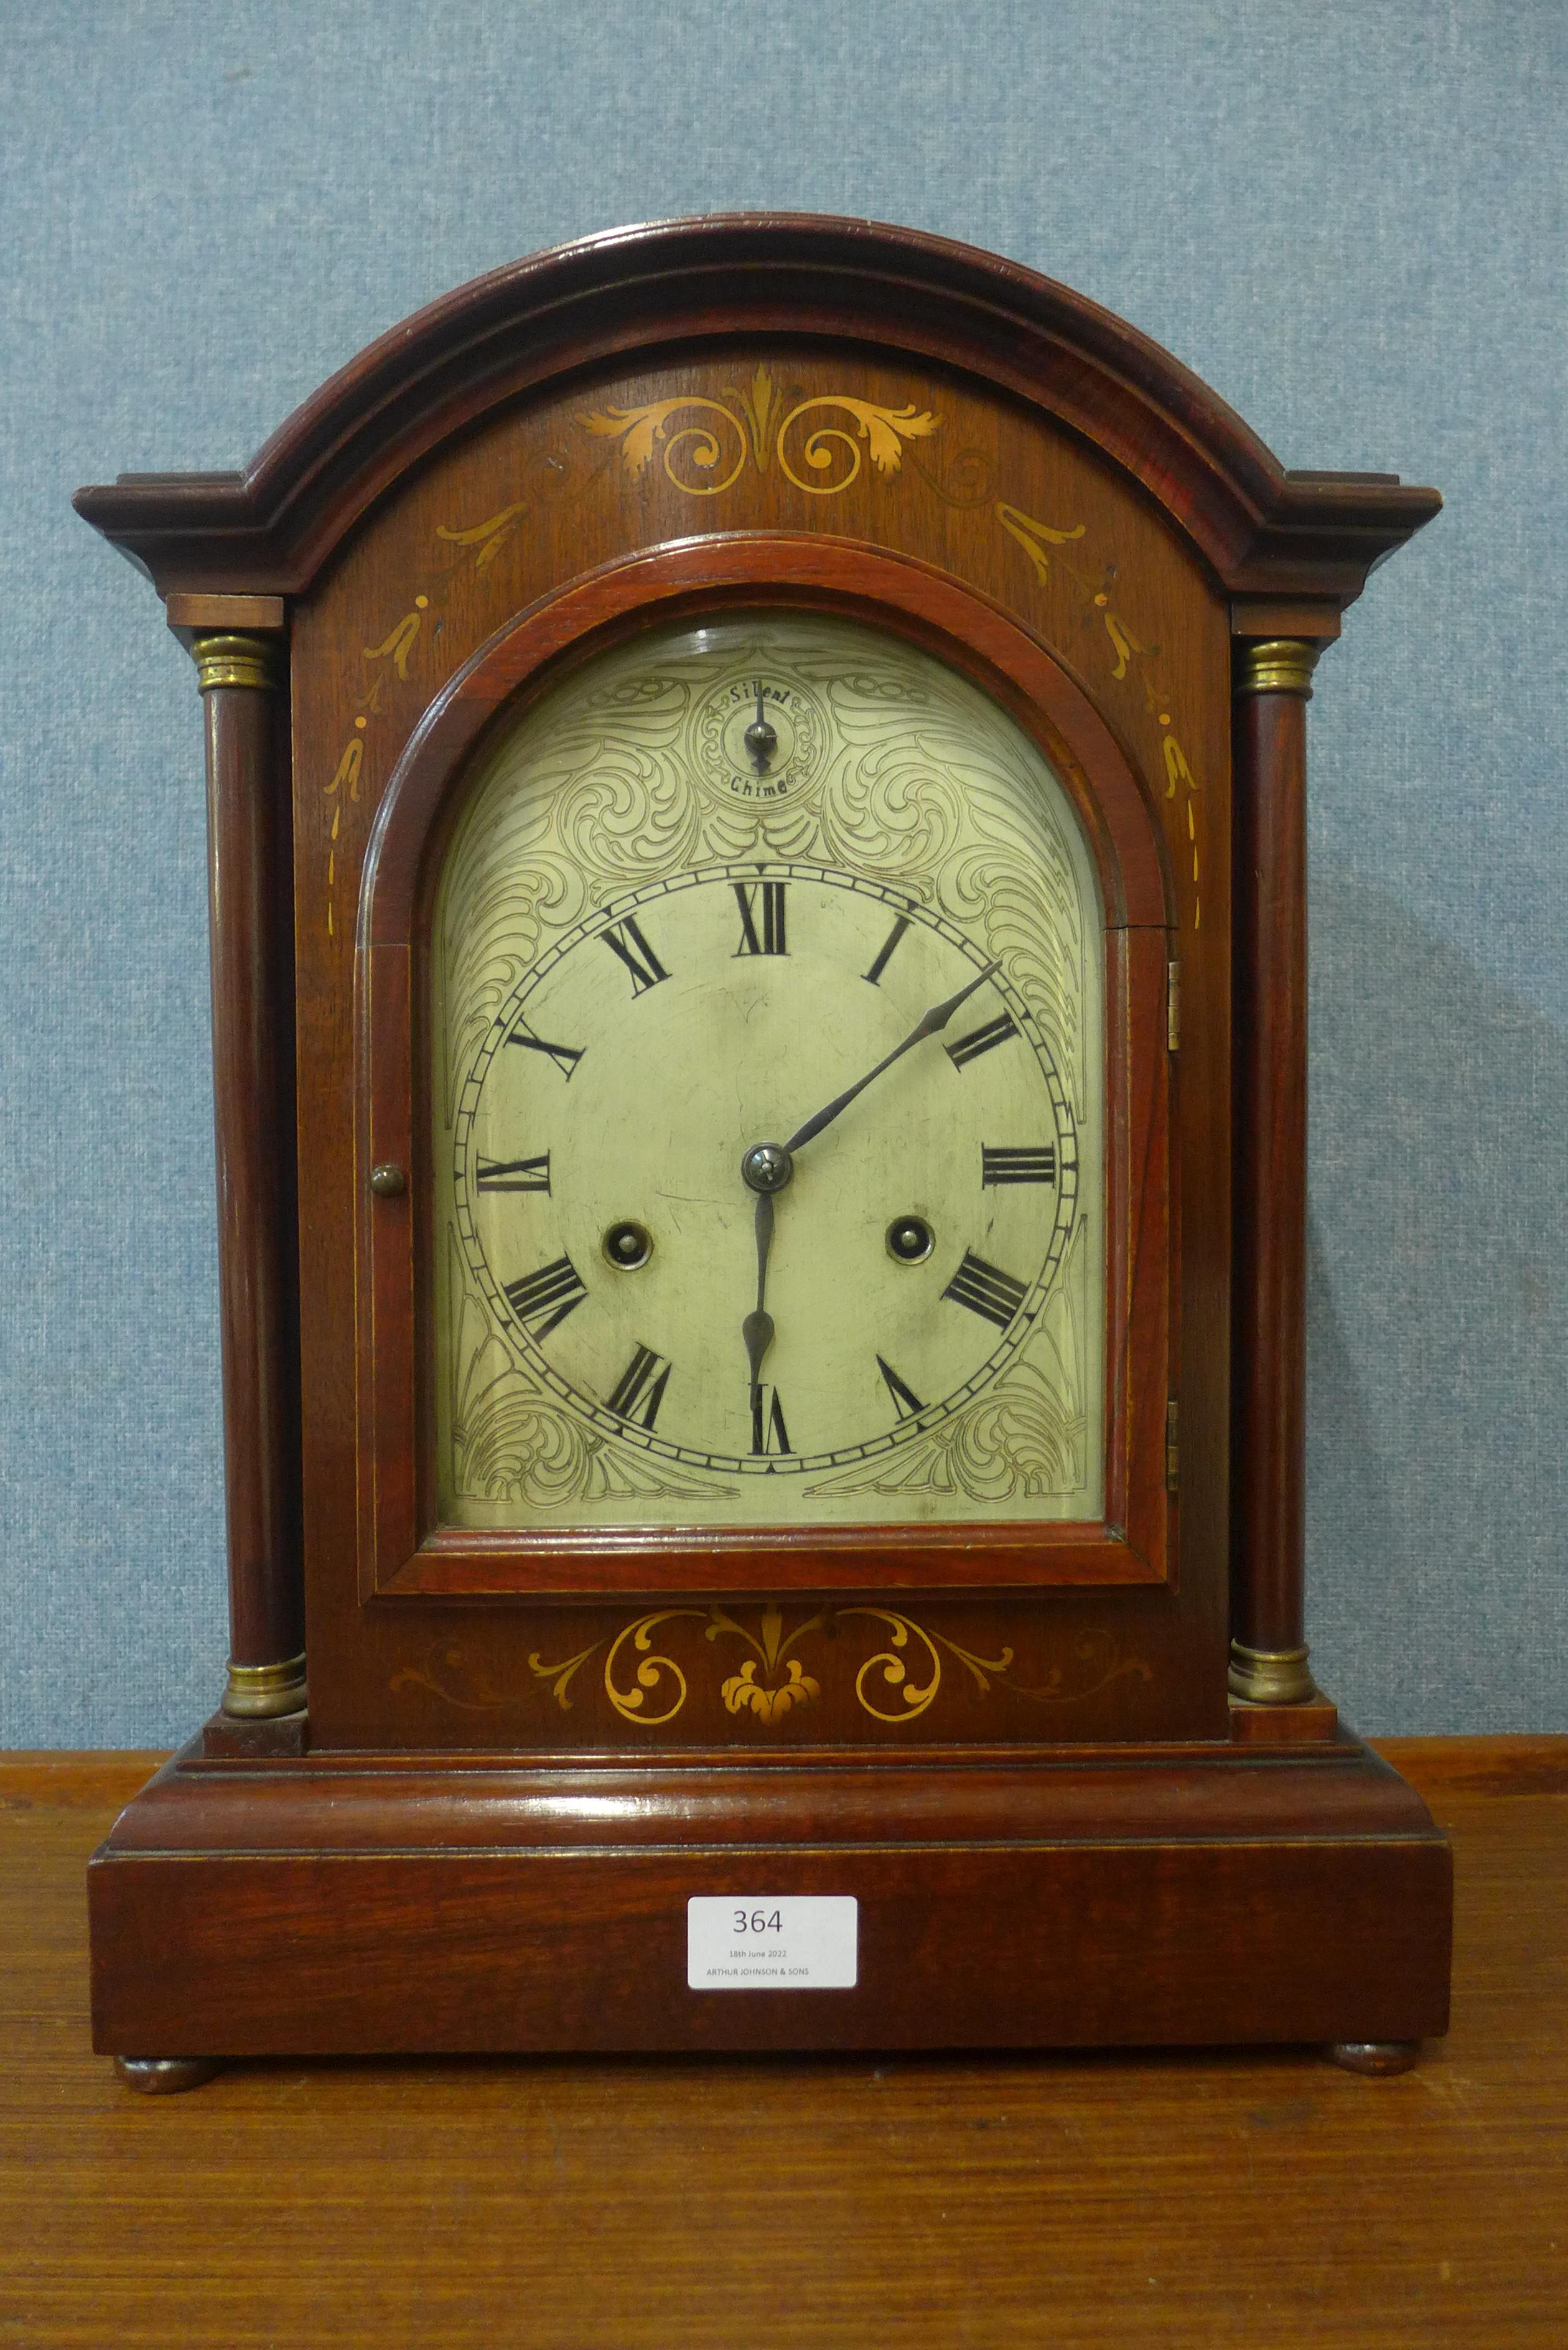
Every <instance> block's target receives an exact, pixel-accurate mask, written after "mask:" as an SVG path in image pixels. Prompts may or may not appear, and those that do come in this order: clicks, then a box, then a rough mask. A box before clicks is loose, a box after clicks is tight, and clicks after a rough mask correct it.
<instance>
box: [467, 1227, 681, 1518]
mask: <svg viewBox="0 0 1568 2350" xmlns="http://www.w3.org/2000/svg"><path fill="white" fill-rule="evenodd" d="M447 1254H448V1264H449V1267H450V1271H449V1275H448V1280H449V1285H450V1287H451V1290H452V1294H453V1295H457V1296H459V1297H460V1298H461V1304H460V1305H458V1307H457V1311H456V1332H455V1343H454V1345H453V1347H452V1409H451V1431H452V1433H451V1444H452V1484H453V1491H454V1493H455V1494H456V1495H458V1496H460V1497H472V1498H473V1499H475V1500H481V1501H485V1502H525V1503H529V1504H530V1505H531V1506H532V1507H533V1508H535V1509H540V1510H558V1509H562V1508H564V1507H566V1506H567V1505H568V1504H570V1503H574V1502H584V1501H603V1500H613V1499H615V1498H617V1497H618V1496H620V1497H625V1498H627V1499H630V1498H632V1497H634V1496H637V1495H648V1494H654V1493H662V1494H677V1495H679V1494H690V1495H693V1496H695V1495H697V1494H699V1493H707V1492H711V1482H709V1481H703V1482H698V1481H697V1480H696V1479H694V1478H691V1477H686V1476H682V1474H681V1472H680V1471H679V1469H676V1468H674V1467H672V1466H671V1465H670V1463H668V1462H664V1461H653V1460H650V1459H649V1458H647V1457H646V1456H644V1455H643V1454H641V1453H639V1452H636V1451H633V1450H632V1449H631V1448H630V1447H628V1446H627V1445H622V1444H618V1443H616V1441H615V1440H614V1439H613V1438H612V1437H607V1436H606V1435H604V1434H603V1432H602V1431H601V1430H598V1429H597V1428H595V1427H593V1426H592V1425H591V1424H590V1423H589V1422H587V1421H586V1420H584V1419H581V1418H579V1417H578V1415H577V1414H576V1413H575V1412H571V1411H568V1410H566V1409H564V1408H563V1407H562V1405H561V1404H560V1403H559V1402H558V1401H557V1400H556V1398H555V1397H553V1396H552V1395H551V1394H550V1393H549V1392H548V1390H547V1389H545V1388H541V1387H540V1386H539V1385H538V1384H537V1383H536V1382H535V1380H533V1379H532V1378H530V1377H529V1375H528V1370H527V1367H526V1366H525V1365H524V1364H521V1363H519V1362H518V1360H517V1359H516V1357H514V1355H512V1354H511V1353H510V1352H509V1351H508V1349H507V1348H506V1347H504V1346H503V1344H502V1342H501V1340H500V1339H499V1338H498V1337H497V1336H496V1335H495V1332H494V1329H493V1325H492V1324H491V1321H490V1318H489V1316H488V1315H487V1314H486V1313H485V1310H484V1308H483V1305H481V1303H480V1301H479V1299H478V1298H477V1297H476V1296H475V1295H474V1294H473V1291H472V1286H471V1285H470V1284H469V1282H468V1280H467V1278H466V1274H465V1268H464V1262H463V1254H462V1245H461V1243H460V1242H459V1239H458V1235H457V1233H456V1232H455V1231H453V1230H450V1229H449V1232H448V1235H447Z"/></svg>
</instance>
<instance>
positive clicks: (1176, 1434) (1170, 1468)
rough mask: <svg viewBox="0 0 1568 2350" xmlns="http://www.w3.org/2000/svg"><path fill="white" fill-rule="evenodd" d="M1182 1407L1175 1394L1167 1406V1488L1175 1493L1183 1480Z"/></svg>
mask: <svg viewBox="0 0 1568 2350" xmlns="http://www.w3.org/2000/svg"><path fill="white" fill-rule="evenodd" d="M1180 1420H1181V1407H1180V1405H1179V1403H1178V1402H1177V1400H1176V1398H1175V1397H1174V1396H1172V1397H1171V1399H1170V1401H1169V1402H1168V1404H1167V1405H1166V1407H1165V1490H1166V1492H1168V1493H1174V1492H1175V1491H1176V1489H1177V1487H1178V1485H1179V1483H1180V1482H1181V1437H1180Z"/></svg>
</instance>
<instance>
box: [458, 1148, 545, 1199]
mask: <svg viewBox="0 0 1568 2350" xmlns="http://www.w3.org/2000/svg"><path fill="white" fill-rule="evenodd" d="M473 1180H474V1184H475V1186H476V1188H477V1189H478V1190H479V1191H548V1190H549V1188H550V1154H549V1152H548V1151H547V1150H546V1151H545V1153H544V1155H543V1157H541V1158H538V1159H485V1158H483V1157H482V1158H479V1159H475V1161H474V1166H473Z"/></svg>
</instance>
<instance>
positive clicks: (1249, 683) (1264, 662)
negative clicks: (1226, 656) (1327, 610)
mask: <svg viewBox="0 0 1568 2350" xmlns="http://www.w3.org/2000/svg"><path fill="white" fill-rule="evenodd" d="M1322 650H1323V647H1322V645H1321V644H1315V643H1314V641H1313V639H1311V638H1310V637H1242V638H1240V639H1238V641H1237V647H1236V691H1237V694H1238V695H1241V694H1243V693H1296V694H1299V695H1300V696H1301V698H1302V700H1303V702H1310V701H1311V700H1312V673H1313V671H1314V669H1315V668H1316V667H1317V659H1318V655H1319V654H1320V653H1321V652H1322Z"/></svg>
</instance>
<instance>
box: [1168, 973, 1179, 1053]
mask: <svg viewBox="0 0 1568 2350" xmlns="http://www.w3.org/2000/svg"><path fill="white" fill-rule="evenodd" d="M1165 1049H1166V1051H1167V1052H1168V1053H1179V1052H1180V1050H1181V965H1180V964H1179V962H1168V963H1167V964H1166V966H1165Z"/></svg>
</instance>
